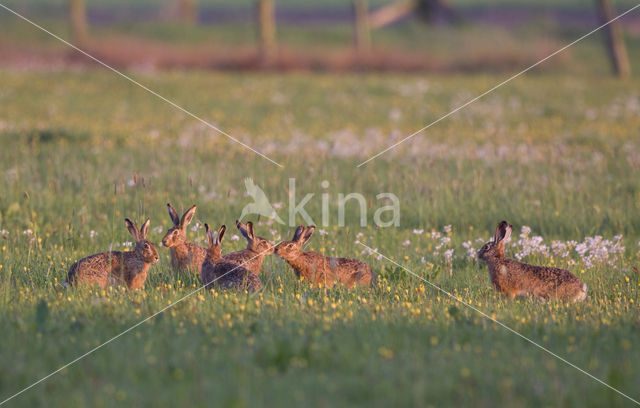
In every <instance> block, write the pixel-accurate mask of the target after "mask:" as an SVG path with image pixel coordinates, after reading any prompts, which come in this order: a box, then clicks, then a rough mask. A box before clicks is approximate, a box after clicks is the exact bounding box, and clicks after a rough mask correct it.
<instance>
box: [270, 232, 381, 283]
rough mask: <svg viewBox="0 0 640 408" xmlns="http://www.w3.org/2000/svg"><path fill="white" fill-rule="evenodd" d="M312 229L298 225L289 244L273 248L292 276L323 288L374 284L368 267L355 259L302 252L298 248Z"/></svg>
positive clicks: (374, 278)
mask: <svg viewBox="0 0 640 408" xmlns="http://www.w3.org/2000/svg"><path fill="white" fill-rule="evenodd" d="M315 229H316V227H315V226H313V225H312V226H310V227H307V228H305V227H303V226H302V225H300V226H298V228H297V229H296V231H295V233H294V234H293V238H292V239H291V241H285V242H281V243H280V244H278V246H276V249H275V253H276V255H278V256H279V257H280V258H282V259H284V260H285V261H286V262H287V263H288V264H289V265H290V266H291V267H292V268H293V270H294V272H295V274H296V276H298V277H300V276H302V277H303V278H304V279H307V280H309V281H311V282H313V283H315V284H320V283H322V284H323V285H325V286H326V287H332V286H333V285H334V284H336V283H339V284H342V285H345V286H346V287H349V288H351V287H353V286H354V285H356V284H357V285H360V286H370V285H371V284H372V283H375V282H376V275H375V274H374V273H373V271H372V270H371V268H370V267H369V265H367V264H366V263H364V262H362V261H360V260H358V259H351V258H330V257H326V256H323V255H320V254H319V253H317V252H312V251H303V250H302V245H304V244H305V243H306V242H307V241H308V240H309V238H311V235H312V234H313V232H314V231H315Z"/></svg>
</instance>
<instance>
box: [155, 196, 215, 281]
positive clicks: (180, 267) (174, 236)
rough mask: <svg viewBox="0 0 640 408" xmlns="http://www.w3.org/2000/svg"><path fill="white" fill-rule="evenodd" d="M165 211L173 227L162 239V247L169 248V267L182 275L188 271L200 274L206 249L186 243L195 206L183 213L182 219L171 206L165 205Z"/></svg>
mask: <svg viewBox="0 0 640 408" xmlns="http://www.w3.org/2000/svg"><path fill="white" fill-rule="evenodd" d="M167 209H168V210H169V217H171V222H173V227H172V228H170V229H169V230H168V231H167V233H166V234H165V235H164V238H162V245H164V246H165V247H168V248H169V252H170V253H171V266H172V267H173V269H174V270H176V271H179V272H182V273H184V272H187V271H188V270H192V271H195V272H198V273H200V267H201V266H202V262H203V261H204V257H205V256H206V255H207V248H205V247H203V246H200V245H196V244H194V243H193V242H188V241H187V225H189V223H190V222H191V220H192V219H193V216H194V214H195V212H196V206H195V205H192V206H191V208H189V209H188V210H187V211H185V213H184V214H183V215H182V218H178V213H177V212H176V210H175V209H174V208H173V207H172V206H171V204H167Z"/></svg>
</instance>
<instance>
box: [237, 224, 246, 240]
mask: <svg viewBox="0 0 640 408" xmlns="http://www.w3.org/2000/svg"><path fill="white" fill-rule="evenodd" d="M236 228H238V231H240V233H241V234H242V236H244V237H245V238H246V239H249V232H247V226H246V225H244V224H243V223H242V221H238V220H236Z"/></svg>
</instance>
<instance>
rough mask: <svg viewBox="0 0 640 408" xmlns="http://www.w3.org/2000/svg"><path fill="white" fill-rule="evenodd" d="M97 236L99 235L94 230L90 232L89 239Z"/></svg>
mask: <svg viewBox="0 0 640 408" xmlns="http://www.w3.org/2000/svg"><path fill="white" fill-rule="evenodd" d="M96 235H98V233H97V232H96V231H94V230H91V231H89V238H92V239H93V238H94V237H95V236H96Z"/></svg>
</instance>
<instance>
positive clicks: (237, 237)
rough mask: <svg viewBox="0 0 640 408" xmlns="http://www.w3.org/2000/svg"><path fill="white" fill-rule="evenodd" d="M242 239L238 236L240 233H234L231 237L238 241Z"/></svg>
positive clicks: (232, 239)
mask: <svg viewBox="0 0 640 408" xmlns="http://www.w3.org/2000/svg"><path fill="white" fill-rule="evenodd" d="M239 239H240V237H239V236H238V234H233V235H232V236H231V238H230V240H231V241H238V240H239Z"/></svg>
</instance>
